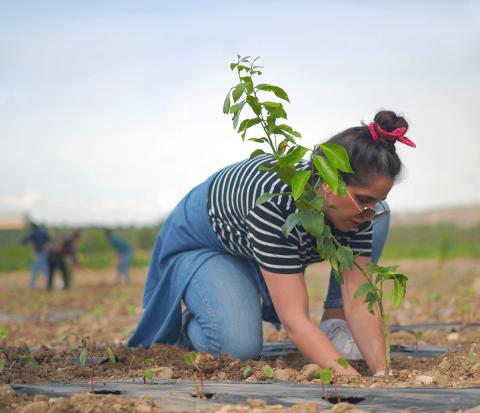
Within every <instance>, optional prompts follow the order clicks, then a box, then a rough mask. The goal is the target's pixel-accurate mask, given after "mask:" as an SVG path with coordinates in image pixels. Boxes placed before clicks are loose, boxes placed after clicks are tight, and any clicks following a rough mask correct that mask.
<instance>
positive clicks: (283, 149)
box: [277, 139, 289, 154]
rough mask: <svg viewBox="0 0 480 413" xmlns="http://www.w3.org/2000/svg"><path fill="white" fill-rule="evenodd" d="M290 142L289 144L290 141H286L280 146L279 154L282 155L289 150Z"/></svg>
mask: <svg viewBox="0 0 480 413" xmlns="http://www.w3.org/2000/svg"><path fill="white" fill-rule="evenodd" d="M288 142H289V141H288V139H284V140H283V141H281V142H280V143H279V144H278V148H277V150H278V153H279V154H282V153H284V152H285V150H286V149H287V148H288Z"/></svg>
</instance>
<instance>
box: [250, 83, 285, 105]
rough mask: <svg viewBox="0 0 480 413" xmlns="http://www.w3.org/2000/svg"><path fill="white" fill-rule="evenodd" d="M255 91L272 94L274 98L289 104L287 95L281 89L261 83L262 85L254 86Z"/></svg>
mask: <svg viewBox="0 0 480 413" xmlns="http://www.w3.org/2000/svg"><path fill="white" fill-rule="evenodd" d="M255 89H257V90H264V91H267V92H273V93H274V94H275V96H276V97H278V98H280V99H283V100H286V101H287V102H290V99H289V98H288V95H287V93H286V92H285V91H284V90H283V89H282V88H281V87H278V86H273V85H268V84H266V83H262V84H259V85H257V86H255Z"/></svg>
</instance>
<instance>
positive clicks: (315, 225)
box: [300, 209, 325, 238]
mask: <svg viewBox="0 0 480 413" xmlns="http://www.w3.org/2000/svg"><path fill="white" fill-rule="evenodd" d="M300 219H301V222H302V226H303V228H304V229H305V231H307V232H308V233H309V234H311V235H313V236H314V237H315V238H321V237H322V235H323V227H324V226H325V221H324V217H323V214H319V213H318V212H315V211H313V210H311V209H310V210H309V209H307V210H305V211H302V212H300Z"/></svg>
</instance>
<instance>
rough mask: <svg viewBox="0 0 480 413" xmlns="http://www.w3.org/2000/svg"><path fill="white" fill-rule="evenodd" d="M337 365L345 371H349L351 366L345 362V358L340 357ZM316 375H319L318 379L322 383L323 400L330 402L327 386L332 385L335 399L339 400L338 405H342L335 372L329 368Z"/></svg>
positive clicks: (318, 371)
mask: <svg viewBox="0 0 480 413" xmlns="http://www.w3.org/2000/svg"><path fill="white" fill-rule="evenodd" d="M337 363H338V365H340V366H341V367H343V368H344V369H347V368H348V366H349V364H348V361H347V360H345V359H344V358H343V357H340V358H339V359H338V360H337ZM316 374H317V377H318V378H319V379H320V381H321V383H322V398H323V399H324V400H328V397H327V391H326V389H325V385H326V384H330V383H331V384H332V385H333V389H334V391H335V397H336V398H337V403H340V395H339V394H338V389H337V386H336V380H335V379H336V376H335V370H334V369H333V368H332V367H328V368H325V369H318V370H317V372H316Z"/></svg>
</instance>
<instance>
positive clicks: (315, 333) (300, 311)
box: [261, 269, 358, 375]
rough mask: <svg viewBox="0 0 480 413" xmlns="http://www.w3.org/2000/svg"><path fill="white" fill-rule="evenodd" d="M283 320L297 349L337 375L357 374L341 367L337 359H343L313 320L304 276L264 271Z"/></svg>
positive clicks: (273, 299) (269, 289)
mask: <svg viewBox="0 0 480 413" xmlns="http://www.w3.org/2000/svg"><path fill="white" fill-rule="evenodd" d="M261 271H262V274H263V277H264V279H265V282H266V284H267V287H268V291H269V292H270V296H271V298H272V301H273V305H274V306H275V310H276V311H277V314H278V316H279V318H280V321H281V323H282V325H283V327H284V328H285V330H286V331H287V333H288V335H289V337H290V338H291V340H292V341H293V342H294V343H295V345H296V346H297V348H298V349H299V350H300V351H301V352H302V353H303V354H304V355H305V356H306V357H307V358H308V359H310V360H312V361H313V362H314V363H316V364H318V365H319V366H320V367H323V368H327V367H331V368H333V369H334V371H335V374H337V375H358V372H357V371H356V370H355V369H354V368H353V367H351V366H349V367H348V368H347V369H344V368H343V367H341V366H339V365H338V363H337V362H336V360H338V359H339V358H340V357H341V356H340V354H339V353H338V352H337V350H336V349H335V347H334V346H333V344H332V343H331V342H330V340H329V339H328V338H327V337H326V336H325V334H323V332H322V331H320V329H319V328H318V327H317V326H316V325H315V324H314V323H312V321H311V320H310V314H309V308H308V293H307V288H306V285H305V279H304V276H303V274H300V273H299V274H289V275H285V274H276V273H272V272H270V271H267V270H264V269H262V270H261Z"/></svg>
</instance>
